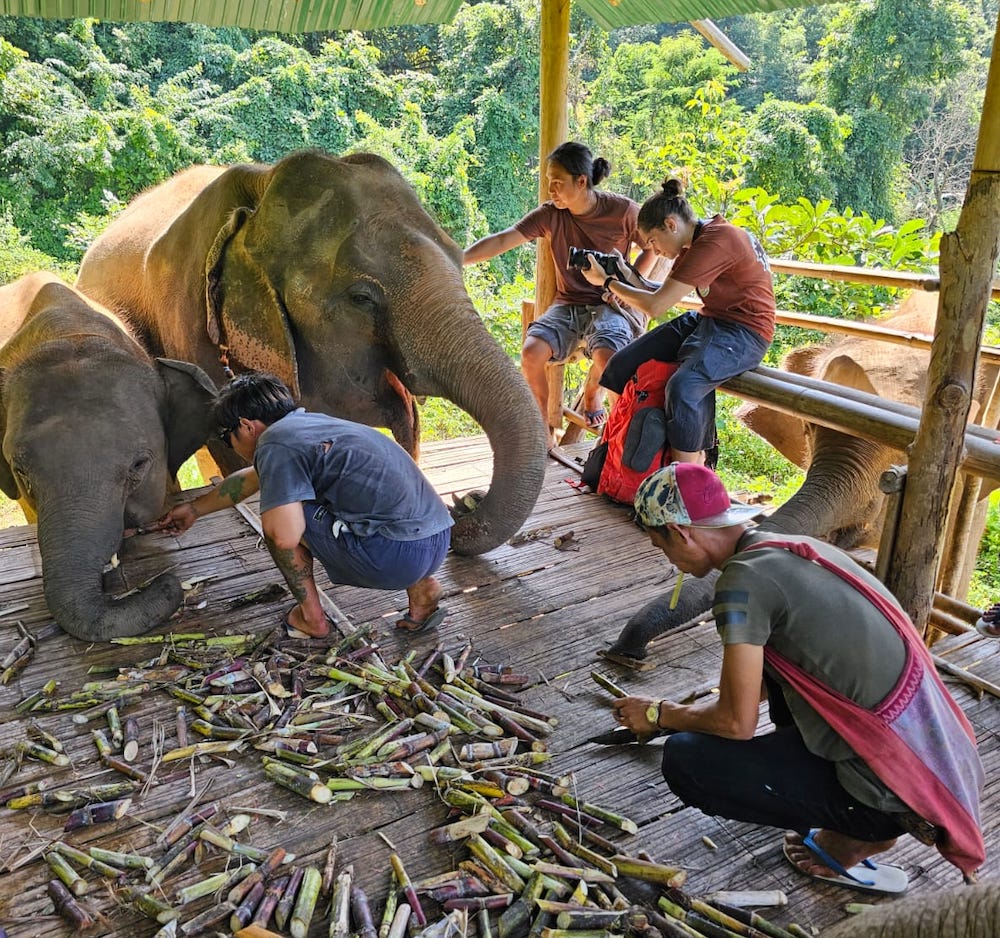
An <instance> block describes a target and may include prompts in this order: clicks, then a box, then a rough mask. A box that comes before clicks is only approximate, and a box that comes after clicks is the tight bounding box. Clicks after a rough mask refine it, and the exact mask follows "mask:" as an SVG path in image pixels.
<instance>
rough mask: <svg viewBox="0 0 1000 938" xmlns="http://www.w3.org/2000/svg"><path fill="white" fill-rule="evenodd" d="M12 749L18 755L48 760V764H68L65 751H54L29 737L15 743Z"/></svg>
mask: <svg viewBox="0 0 1000 938" xmlns="http://www.w3.org/2000/svg"><path fill="white" fill-rule="evenodd" d="M14 751H15V752H16V753H17V755H18V756H19V757H28V758H30V759H38V760H39V761H41V762H48V763H49V765H69V756H67V755H66V753H64V752H56V751H55V750H54V749H49V747H48V746H43V745H42V744H41V743H36V742H35V741H34V740H31V739H22V740H21V741H20V742H17V743H15V744H14Z"/></svg>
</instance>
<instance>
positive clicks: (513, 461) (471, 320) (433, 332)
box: [407, 267, 546, 555]
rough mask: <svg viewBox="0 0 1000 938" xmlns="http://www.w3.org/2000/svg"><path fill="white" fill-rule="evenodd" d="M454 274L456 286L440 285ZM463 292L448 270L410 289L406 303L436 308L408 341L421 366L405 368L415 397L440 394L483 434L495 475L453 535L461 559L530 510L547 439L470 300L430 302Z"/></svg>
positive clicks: (504, 535)
mask: <svg viewBox="0 0 1000 938" xmlns="http://www.w3.org/2000/svg"><path fill="white" fill-rule="evenodd" d="M446 277H454V278H455V281H456V282H455V284H453V285H442V279H443V278H446ZM459 289H461V291H462V293H463V294H464V288H462V286H461V275H460V273H459V272H458V271H457V270H454V271H453V270H452V269H451V268H450V267H448V268H447V270H446V271H441V270H437V271H435V272H434V274H433V276H425V277H423V278H421V281H420V282H419V283H418V284H417V285H415V286H414V288H413V290H412V293H411V301H412V302H413V303H414V305H415V306H419V305H420V304H421V303H423V304H425V305H426V306H427V307H428V308H432V309H433V310H434V320H435V321H436V322H437V323H438V325H437V326H436V327H435V326H433V325H432V326H426V327H425V328H424V329H423V330H421V332H422V334H421V335H420V336H417V337H414V340H413V348H414V350H415V351H416V354H415V355H412V356H411V355H410V354H408V355H407V360H408V362H410V361H413V362H422V363H423V365H422V366H421V365H415V366H413V367H411V368H410V369H409V370H410V372H411V374H412V375H413V376H414V377H413V380H412V382H411V381H407V384H408V385H410V386H411V390H413V391H414V393H415V394H439V395H441V396H443V397H446V398H448V399H449V400H451V401H453V402H454V403H455V404H457V405H458V406H459V407H461V408H462V409H463V410H464V411H466V412H467V413H468V414H470V415H471V416H472V417H473V418H474V419H475V420H476V421H477V422H478V423H479V425H480V426H481V427H482V428H483V430H484V431H485V432H486V435H487V436H488V437H489V441H490V447H491V448H492V450H493V478H492V481H491V483H490V488H489V492H488V493H487V495H486V497H485V498H484V499H483V500H482V501H481V502H480V503H479V505H478V507H477V508H476V510H475V511H473V512H472V513H470V514H468V515H464V516H462V517H461V518H460V519H459V520H458V521H457V522H456V523H455V527H454V528H453V530H452V535H451V543H452V547H453V548H454V549H455V551H456V552H457V553H459V554H466V555H472V554H481V553H485V552H486V551H488V550H492V549H493V548H495V547H498V546H500V544H502V543H503V542H504V541H506V540H507V539H508V538H510V537H512V536H513V535H514V534H515V533H517V530H518V529H519V528H520V527H521V525H522V524H523V523H524V522H525V520H526V519H527V517H528V515H529V514H530V513H531V510H532V509H533V508H534V505H535V501H536V500H537V498H538V493H539V492H540V491H541V487H542V479H543V478H544V476H545V458H546V435H545V427H544V426H543V424H542V417H541V413H540V412H539V410H538V405H537V404H536V403H535V399H534V397H533V396H532V394H531V391H529V390H528V385H527V384H526V383H525V381H524V378H523V377H522V376H521V374H520V373H519V372H518V370H517V369H516V368H515V366H514V364H513V362H512V361H511V360H510V359H509V358H508V357H507V355H506V354H505V353H504V351H503V349H501V348H500V346H499V345H498V344H497V342H496V341H495V340H494V339H493V337H492V336H491V335H490V334H489V333H488V332H487V331H486V328H485V327H484V326H483V324H482V321H481V320H480V319H479V316H478V315H477V313H476V311H475V309H474V307H473V306H472V303H471V301H470V302H468V303H467V304H463V305H464V306H466V308H458V309H455V308H452V309H447V310H445V309H441V307H440V305H436V306H435V305H434V300H435V298H439V297H440V296H441V295H448V294H449V293H452V292H456V291H457V290H459Z"/></svg>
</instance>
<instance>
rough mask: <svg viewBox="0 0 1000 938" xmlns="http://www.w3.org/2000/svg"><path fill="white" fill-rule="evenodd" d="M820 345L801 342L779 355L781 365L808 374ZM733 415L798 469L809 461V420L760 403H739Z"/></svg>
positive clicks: (810, 450) (803, 467) (805, 465)
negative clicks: (807, 344)
mask: <svg viewBox="0 0 1000 938" xmlns="http://www.w3.org/2000/svg"><path fill="white" fill-rule="evenodd" d="M822 351H823V348H822V346H818V345H817V346H813V345H810V346H804V347H803V348H798V349H793V350H792V351H791V352H789V353H788V354H787V355H786V356H785V357H784V359H782V362H781V364H782V369H783V370H784V371H791V372H793V373H794V374H799V375H811V374H812V373H813V372H814V371H815V369H816V361H817V358H818V356H819V354H820V353H821V352H822ZM736 417H737V418H738V419H739V420H740V421H741V422H742V423H743V425H744V426H745V427H747V429H749V430H752V431H753V432H754V433H756V434H757V436H759V437H762V438H763V439H765V440H767V442H768V443H770V444H771V445H772V446H773V447H774V448H775V449H776V450H777V451H778V452H779V453H781V455H782V456H784V457H785V459H787V460H788V461H789V462H790V463H793V464H794V465H796V466H798V467H799V468H800V469H808V468H809V464H810V463H811V462H812V445H811V436H810V433H809V424H808V423H807V422H806V421H805V420H802V419H801V418H799V417H793V416H792V415H791V414H785V413H782V412H781V411H780V410H774V409H773V408H771V407H765V406H764V405H763V404H741V405H740V406H739V407H738V408H737V409H736Z"/></svg>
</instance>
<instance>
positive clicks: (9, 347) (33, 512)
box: [0, 273, 216, 642]
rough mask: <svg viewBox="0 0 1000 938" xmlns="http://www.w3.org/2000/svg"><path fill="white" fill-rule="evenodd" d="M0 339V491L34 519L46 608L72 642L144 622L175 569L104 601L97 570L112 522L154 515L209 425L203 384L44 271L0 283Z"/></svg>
mask: <svg viewBox="0 0 1000 938" xmlns="http://www.w3.org/2000/svg"><path fill="white" fill-rule="evenodd" d="M0 343H2V345H0V441H2V455H0V489H3V491H4V492H5V493H6V494H7V495H8V496H10V497H11V498H17V499H19V500H20V501H21V504H22V506H23V507H24V509H25V514H26V515H27V516H28V517H29V519H32V518H35V517H37V522H38V548H39V551H40V553H41V558H42V580H43V585H44V590H45V600H46V602H47V604H48V607H49V611H50V612H51V613H52V616H53V618H54V619H55V620H56V622H57V623H58V624H59V625H60V626H61V627H62V629H63V630H64V631H66V632H68V633H69V634H70V635H73V636H75V637H76V638H80V639H83V640H85V641H91V642H93V641H107V640H108V639H111V638H117V637H120V636H124V635H139V634H141V633H143V632H146V631H147V630H148V629H150V628H153V627H154V626H156V625H158V624H160V623H161V622H163V621H164V620H165V619H167V618H168V617H169V616H170V615H171V614H172V613H173V612H174V611H175V610H176V609H177V607H178V606H179V605H180V603H181V600H182V598H183V594H182V591H181V586H180V583H179V582H178V581H177V578H176V577H174V576H171V575H170V574H164V575H162V576H159V577H157V578H156V579H155V580H154V581H153V582H152V583H150V584H149V585H148V586H147V587H146V588H145V589H143V590H141V591H140V592H138V593H136V594H134V595H131V596H127V597H124V598H122V599H118V600H113V599H111V598H109V597H108V596H106V595H105V594H104V592H103V591H102V571H103V569H104V567H105V565H106V564H107V562H108V560H109V559H110V558H111V557H112V555H114V554H115V553H116V552H117V551H118V549H119V547H120V545H121V543H122V537H123V534H124V532H125V529H127V528H135V527H138V526H141V525H143V524H147V523H148V522H150V521H152V520H154V519H155V518H157V517H158V516H159V515H160V514H161V513H162V512H163V508H164V499H165V496H166V494H167V492H168V490H170V489H171V488H173V487H174V485H173V479H174V474H175V473H176V471H177V469H178V468H179V467H180V465H181V463H183V462H184V460H185V459H187V458H188V457H189V456H190V455H191V454H192V453H193V452H194V451H195V450H196V449H198V447H200V446H201V445H202V444H203V443H204V441H205V439H206V437H207V436H208V435H209V433H210V432H211V430H212V429H213V427H214V423H213V421H212V416H211V405H212V403H213V401H214V399H215V394H216V389H215V387H214V386H213V384H212V382H211V381H210V380H209V378H208V376H207V375H206V374H205V373H204V372H203V371H202V370H201V369H200V368H198V367H197V366H195V365H190V364H188V363H187V362H179V361H169V360H166V359H155V360H154V359H152V358H151V357H150V356H149V355H148V354H147V353H146V352H145V350H144V349H143V348H142V347H141V346H140V345H139V343H138V342H137V341H136V340H135V339H134V338H133V336H132V335H131V334H130V333H129V331H128V330H127V329H126V328H125V326H124V325H123V324H122V323H121V322H120V321H119V320H118V319H117V318H116V317H114V316H113V315H111V314H110V313H109V312H107V311H106V310H104V309H101V308H100V307H99V306H97V304H95V303H93V302H92V301H90V300H89V299H88V298H87V297H85V296H83V295H82V294H81V293H79V292H78V291H76V290H74V289H73V288H72V287H69V286H67V285H66V284H64V283H63V282H62V281H61V280H59V279H58V278H57V277H55V276H53V275H51V274H44V273H38V274H30V275H28V276H26V277H22V278H21V279H20V280H18V281H16V282H15V283H12V284H9V285H8V286H5V287H2V288H0Z"/></svg>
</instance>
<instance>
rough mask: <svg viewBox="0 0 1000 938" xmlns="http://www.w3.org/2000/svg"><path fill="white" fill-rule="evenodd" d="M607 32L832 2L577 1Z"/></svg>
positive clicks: (819, 0)
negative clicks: (650, 24)
mask: <svg viewBox="0 0 1000 938" xmlns="http://www.w3.org/2000/svg"><path fill="white" fill-rule="evenodd" d="M575 2H576V3H578V4H579V5H580V7H581V8H582V9H584V10H586V11H587V14H588V15H589V16H590V17H591V18H592V19H593V20H594V22H595V23H597V24H599V25H600V26H603V27H604V28H605V29H607V30H609V31H610V30H612V29H618V28H619V27H621V26H637V25H639V24H640V23H689V22H691V20H721V19H723V18H724V17H727V16H742V15H744V14H747V13H771V12H773V11H775V10H790V9H792V8H794V7H806V6H818V5H819V4H820V3H829V2H831V0H618V2H615V0H575Z"/></svg>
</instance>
